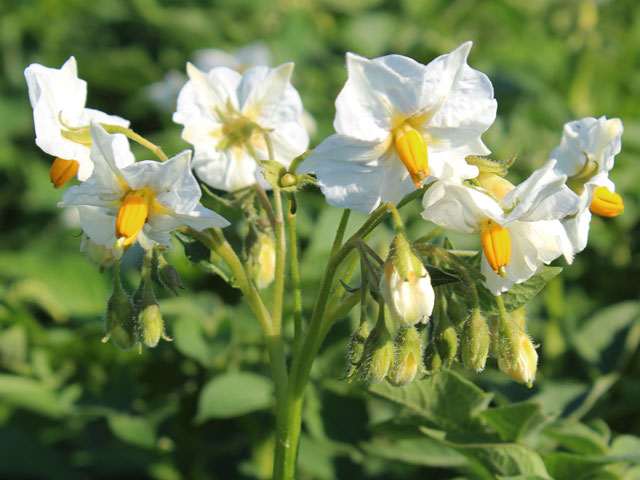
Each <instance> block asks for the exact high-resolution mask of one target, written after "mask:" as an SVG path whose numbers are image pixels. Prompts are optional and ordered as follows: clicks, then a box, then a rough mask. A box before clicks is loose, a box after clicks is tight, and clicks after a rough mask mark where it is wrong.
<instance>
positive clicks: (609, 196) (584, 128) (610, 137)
mask: <svg viewBox="0 0 640 480" xmlns="http://www.w3.org/2000/svg"><path fill="white" fill-rule="evenodd" d="M622 131H623V128H622V122H621V121H620V119H619V118H611V119H607V118H606V117H600V118H598V119H596V118H593V117H586V118H583V119H581V120H575V121H573V122H569V123H566V124H565V126H564V129H563V132H562V140H561V141H560V145H558V146H557V147H556V148H554V149H553V151H552V152H551V159H552V161H555V162H556V163H555V168H556V170H557V171H558V172H560V173H562V174H564V175H566V176H567V177H568V178H567V185H568V186H569V187H570V188H571V189H572V190H573V191H574V192H575V193H576V195H578V196H579V197H580V208H579V210H578V213H577V214H575V215H573V216H570V217H568V218H565V219H564V220H562V224H563V225H564V228H565V229H566V231H567V234H568V235H569V239H570V240H571V243H572V245H573V249H574V253H578V252H580V251H582V250H584V248H585V247H586V246H587V239H588V237H589V224H590V222H591V213H592V212H593V213H595V214H597V215H601V216H604V217H615V216H617V215H619V214H621V213H622V212H623V210H624V204H623V202H622V197H621V196H620V195H619V194H617V193H615V188H616V187H615V185H614V183H613V182H612V181H611V180H610V179H609V171H610V170H611V169H612V168H613V164H614V157H615V156H616V155H617V154H618V153H620V150H621V146H622V142H621V137H622Z"/></svg>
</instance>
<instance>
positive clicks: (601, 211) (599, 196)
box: [589, 187, 624, 217]
mask: <svg viewBox="0 0 640 480" xmlns="http://www.w3.org/2000/svg"><path fill="white" fill-rule="evenodd" d="M589 210H591V211H592V212H593V213H595V214H596V215H600V216H601V217H617V216H618V215H620V214H621V213H622V212H623V211H624V203H623V202H622V197H621V196H620V195H618V194H617V193H615V192H610V191H609V189H608V188H607V187H596V189H595V190H594V192H593V200H592V201H591V205H589Z"/></svg>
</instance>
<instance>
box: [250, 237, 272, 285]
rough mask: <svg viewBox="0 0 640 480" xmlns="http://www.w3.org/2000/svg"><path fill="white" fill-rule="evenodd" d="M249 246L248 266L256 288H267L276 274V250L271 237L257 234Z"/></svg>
mask: <svg viewBox="0 0 640 480" xmlns="http://www.w3.org/2000/svg"><path fill="white" fill-rule="evenodd" d="M248 243H250V246H249V266H250V272H251V277H252V278H253V281H254V282H255V284H256V287H258V288H260V289H263V288H267V287H268V286H269V285H271V283H272V282H273V280H274V278H275V274H276V248H275V245H274V243H275V242H274V240H273V237H272V236H271V235H268V234H266V233H262V232H259V233H258V234H257V236H255V237H254V238H253V239H252V240H251V241H248Z"/></svg>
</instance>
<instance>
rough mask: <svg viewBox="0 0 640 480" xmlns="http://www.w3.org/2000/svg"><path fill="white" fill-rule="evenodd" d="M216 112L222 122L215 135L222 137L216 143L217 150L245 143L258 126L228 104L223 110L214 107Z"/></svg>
mask: <svg viewBox="0 0 640 480" xmlns="http://www.w3.org/2000/svg"><path fill="white" fill-rule="evenodd" d="M216 113H217V114H218V117H219V118H220V121H221V122H222V128H221V129H220V130H219V133H218V134H217V135H215V136H221V137H222V139H221V140H220V142H218V145H216V148H217V149H218V150H228V149H230V148H232V147H234V146H236V145H246V144H247V143H248V142H249V141H250V139H251V137H252V136H253V134H254V133H255V130H256V128H258V124H256V123H255V122H253V121H252V120H251V119H250V118H248V117H246V116H245V115H243V114H242V113H240V112H239V111H238V110H236V109H235V108H234V107H233V106H232V105H230V104H228V105H227V108H226V109H225V110H223V109H221V108H216Z"/></svg>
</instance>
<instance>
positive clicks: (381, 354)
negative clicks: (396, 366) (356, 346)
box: [358, 306, 393, 383]
mask: <svg viewBox="0 0 640 480" xmlns="http://www.w3.org/2000/svg"><path fill="white" fill-rule="evenodd" d="M380 308H384V307H382V306H381V307H380ZM392 361H393V342H392V341H391V335H389V331H388V330H387V327H386V326H385V324H384V317H382V316H381V317H380V319H379V320H378V323H377V324H376V326H375V328H374V329H373V330H372V331H371V334H370V335H369V337H368V338H367V340H366V341H365V343H364V349H363V352H362V362H361V364H360V368H358V377H359V378H360V379H361V380H363V381H365V382H367V383H380V382H381V381H382V380H384V377H386V376H387V373H389V368H390V367H391V362H392Z"/></svg>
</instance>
